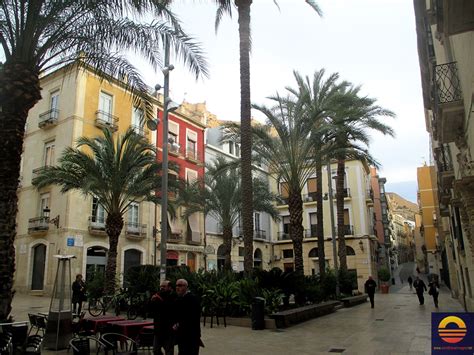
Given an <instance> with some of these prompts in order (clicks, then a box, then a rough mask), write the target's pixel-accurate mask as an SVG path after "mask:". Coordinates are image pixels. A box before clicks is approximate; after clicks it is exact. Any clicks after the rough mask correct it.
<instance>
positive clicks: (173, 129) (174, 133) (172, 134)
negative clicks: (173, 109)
mask: <svg viewBox="0 0 474 355" xmlns="http://www.w3.org/2000/svg"><path fill="white" fill-rule="evenodd" d="M171 140H172V141H173V143H177V144H179V125H178V124H177V123H176V122H173V121H169V122H168V141H171Z"/></svg>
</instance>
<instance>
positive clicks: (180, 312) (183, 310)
mask: <svg viewBox="0 0 474 355" xmlns="http://www.w3.org/2000/svg"><path fill="white" fill-rule="evenodd" d="M176 293H177V294H178V299H177V301H176V315H177V322H176V324H175V325H174V327H173V329H175V330H176V332H177V342H178V352H179V355H197V354H199V346H200V345H201V344H202V342H201V303H200V301H199V299H198V297H196V296H195V295H193V294H192V293H191V292H189V290H188V282H187V281H186V280H185V279H179V280H177V281H176Z"/></svg>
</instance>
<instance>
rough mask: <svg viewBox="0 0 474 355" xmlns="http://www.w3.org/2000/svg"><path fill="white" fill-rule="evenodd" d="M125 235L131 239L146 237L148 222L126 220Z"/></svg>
mask: <svg viewBox="0 0 474 355" xmlns="http://www.w3.org/2000/svg"><path fill="white" fill-rule="evenodd" d="M125 236H126V237H127V238H131V239H143V238H145V237H146V224H139V223H128V222H125Z"/></svg>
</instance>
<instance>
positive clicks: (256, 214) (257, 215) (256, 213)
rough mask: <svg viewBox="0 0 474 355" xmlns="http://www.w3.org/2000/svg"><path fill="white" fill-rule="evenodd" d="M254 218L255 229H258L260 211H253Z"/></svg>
mask: <svg viewBox="0 0 474 355" xmlns="http://www.w3.org/2000/svg"><path fill="white" fill-rule="evenodd" d="M254 219H255V222H254V225H255V226H254V227H255V230H256V231H259V230H260V213H258V212H255V215H254Z"/></svg>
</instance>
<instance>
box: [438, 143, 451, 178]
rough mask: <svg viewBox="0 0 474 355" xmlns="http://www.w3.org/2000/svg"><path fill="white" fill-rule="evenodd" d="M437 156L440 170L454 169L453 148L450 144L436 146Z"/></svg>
mask: <svg viewBox="0 0 474 355" xmlns="http://www.w3.org/2000/svg"><path fill="white" fill-rule="evenodd" d="M435 156H436V162H437V165H438V170H439V172H449V171H453V161H452V159H451V149H450V148H449V145H448V144H442V145H441V146H440V147H438V148H435Z"/></svg>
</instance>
